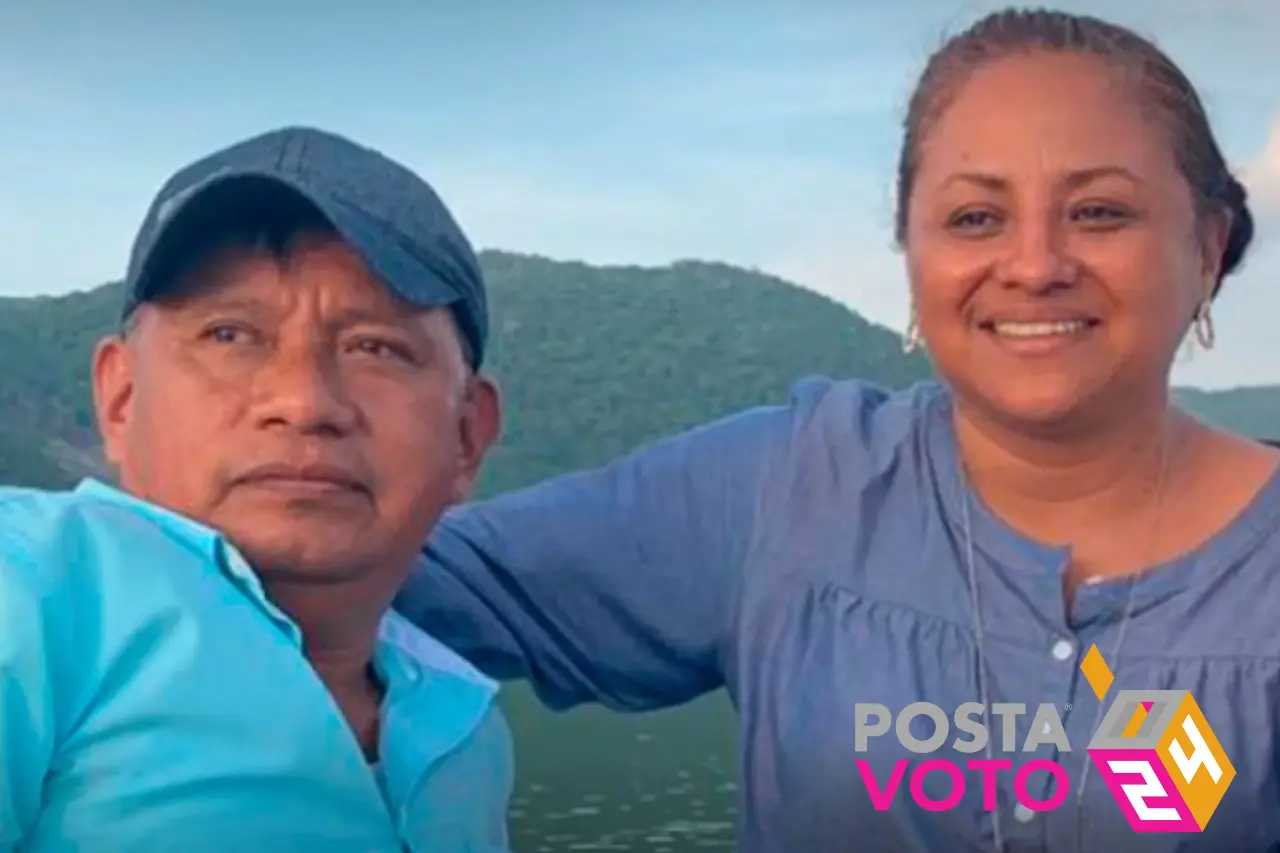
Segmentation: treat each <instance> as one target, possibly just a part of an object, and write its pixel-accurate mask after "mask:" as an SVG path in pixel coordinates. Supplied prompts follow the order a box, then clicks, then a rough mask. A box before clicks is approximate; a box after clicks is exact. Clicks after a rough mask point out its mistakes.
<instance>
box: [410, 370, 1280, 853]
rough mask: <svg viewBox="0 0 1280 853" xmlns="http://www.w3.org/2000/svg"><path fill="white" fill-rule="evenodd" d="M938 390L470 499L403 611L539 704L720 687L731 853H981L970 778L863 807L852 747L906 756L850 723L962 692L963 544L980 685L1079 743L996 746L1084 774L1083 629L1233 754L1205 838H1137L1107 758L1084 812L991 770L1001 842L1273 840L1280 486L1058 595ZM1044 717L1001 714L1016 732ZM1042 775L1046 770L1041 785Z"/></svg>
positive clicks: (1050, 555)
mask: <svg viewBox="0 0 1280 853" xmlns="http://www.w3.org/2000/svg"><path fill="white" fill-rule="evenodd" d="M952 405H953V401H952V397H951V395H950V393H949V392H948V391H947V390H946V389H945V388H944V387H942V386H939V385H934V384H922V385H918V386H916V387H913V388H910V389H906V390H903V391H897V392H891V391H888V390H885V389H882V388H877V387H875V386H872V385H867V384H864V383H859V382H831V381H823V380H819V381H811V382H805V383H802V384H801V385H800V386H799V387H798V388H797V389H796V392H795V394H794V395H793V397H792V399H791V401H790V402H789V403H788V404H787V405H783V406H773V407H768V408H761V409H756V410H754V411H749V412H744V413H742V414H739V415H736V416H734V417H730V418H727V419H725V420H723V421H721V422H719V423H715V424H711V425H708V426H704V427H701V428H699V429H696V430H693V431H691V432H688V433H685V434H683V435H679V436H674V437H672V438H670V439H667V440H665V441H661V442H657V443H656V444H654V445H653V446H650V447H646V448H644V449H642V450H639V451H637V452H636V453H633V454H630V455H628V456H627V457H625V458H623V459H619V460H617V461H616V462H613V463H612V464H609V465H606V466H604V467H602V468H600V469H598V470H594V471H586V472H582V473H577V474H571V475H566V476H564V477H560V478H558V479H555V480H553V481H551V482H548V483H544V484H542V485H539V486H535V487H533V488H531V489H528V490H524V491H518V492H514V493H511V494H506V495H502V496H500V497H498V498H496V499H494V500H492V501H489V502H486V503H482V504H477V505H474V506H469V507H465V508H461V509H459V510H458V511H456V512H454V513H452V514H451V515H450V516H449V517H448V518H446V519H445V520H444V521H443V522H442V523H441V524H440V525H438V526H437V528H436V531H435V533H434V534H433V536H432V539H431V542H430V544H429V546H428V547H427V549H426V555H425V558H424V560H423V561H422V564H421V566H420V569H419V571H417V572H416V573H415V575H414V577H413V580H412V581H411V583H410V584H409V585H408V586H407V587H406V588H405V590H404V593H403V595H402V596H401V597H400V599H399V601H398V603H397V606H398V607H399V608H400V609H401V612H402V613H404V614H405V615H406V616H409V617H410V618H412V619H413V620H414V621H415V622H417V623H418V624H420V625H421V626H422V627H424V628H425V629H427V630H429V631H431V632H432V634H433V635H434V636H436V637H438V638H440V639H441V640H442V641H443V642H446V643H448V644H449V645H450V646H452V647H453V648H456V649H457V650H459V651H461V652H463V653H464V654H465V655H467V656H468V657H469V658H470V659H471V660H472V661H473V662H475V663H477V664H479V665H480V666H481V667H482V668H483V669H485V670H486V671H488V672H489V674H491V675H498V676H503V677H523V678H528V679H529V680H530V681H531V682H532V683H533V685H534V687H535V688H536V689H537V690H538V692H539V693H540V695H541V696H542V697H543V699H544V700H546V701H547V702H548V703H550V704H552V705H555V706H559V707H566V706H570V705H574V704H577V703H580V702H588V701H598V702H603V703H606V704H608V705H610V706H612V707H615V708H625V709H631V710H643V709H651V708H659V707H663V706H671V705H676V704H679V703H682V702H686V701H688V700H690V699H692V698H693V697H695V696H698V695H700V694H702V693H706V692H708V691H711V690H715V689H717V688H722V687H723V688H725V689H727V690H728V692H729V694H730V695H731V696H732V698H733V702H734V705H735V706H736V708H737V710H738V714H739V719H740V723H741V725H740V729H739V732H740V735H739V741H738V743H739V749H740V753H739V761H738V765H739V769H740V773H741V778H740V785H739V796H740V800H739V802H740V809H739V816H738V821H739V825H738V847H737V849H738V850H740V851H741V853H848V852H849V851H858V853H937V851H944V850H945V851H948V853H952V851H956V852H957V853H959V851H963V853H990V851H991V850H992V849H993V843H992V842H993V835H994V831H993V830H994V821H993V814H992V813H991V812H988V811H986V810H985V809H984V804H983V786H982V780H981V778H975V777H974V776H973V774H968V778H967V785H966V788H965V793H964V795H963V799H962V800H961V802H959V803H958V804H957V805H956V807H955V808H953V809H951V810H947V811H938V812H935V811H928V810H926V809H924V808H922V807H920V806H918V805H917V804H916V803H914V802H912V801H911V798H910V793H909V784H910V783H909V780H907V779H904V780H903V781H902V783H901V789H900V790H899V791H898V793H897V796H896V798H895V800H894V804H893V805H892V806H891V807H890V808H889V809H887V810H885V811H879V810H877V809H875V808H874V807H873V805H872V801H871V798H870V796H869V795H868V791H867V788H866V786H865V784H864V783H863V781H862V779H861V778H860V772H859V770H858V761H859V759H865V760H866V761H867V763H868V766H870V767H871V769H872V770H873V771H874V775H875V778H876V779H878V780H880V784H884V783H885V782H886V781H887V780H888V778H889V776H890V774H891V773H892V771H893V769H894V767H895V766H896V764H897V762H899V761H903V760H905V761H908V762H912V766H918V765H919V761H920V758H921V756H919V755H916V754H914V753H911V752H909V751H907V749H906V748H905V747H903V746H902V745H901V744H899V743H898V741H897V740H896V739H895V738H894V737H892V736H886V737H879V738H876V739H875V740H874V741H873V742H872V747H871V748H870V750H869V751H868V752H866V753H859V752H858V751H857V749H856V740H855V736H854V725H855V713H854V708H855V706H856V705H857V704H858V703H860V702H867V703H879V704H882V705H884V706H886V707H887V708H889V709H890V710H891V711H893V712H895V713H896V712H898V711H900V710H902V709H903V708H904V707H905V706H907V705H908V704H909V703H911V702H915V701H918V700H927V701H931V702H934V703H936V704H938V705H939V706H941V707H943V708H945V709H947V710H948V712H950V711H952V710H954V709H956V708H957V707H958V706H960V705H962V704H963V703H966V702H974V701H977V700H978V698H979V696H980V695H981V694H980V692H979V689H978V683H977V679H978V671H979V670H978V643H977V640H976V637H975V631H974V615H973V608H972V606H971V600H972V599H971V595H970V593H971V587H970V583H969V572H968V571H967V564H968V558H967V552H968V548H967V543H968V542H971V543H972V545H973V555H974V563H975V574H976V577H977V584H978V587H979V589H980V591H981V599H982V610H983V615H984V617H985V618H984V622H985V624H986V639H985V650H986V652H987V658H988V660H989V661H990V666H991V670H992V673H993V676H992V679H991V684H990V698H991V701H992V702H993V703H995V702H1014V703H1025V704H1026V705H1027V707H1028V708H1030V709H1034V708H1036V707H1038V705H1039V704H1040V703H1049V704H1052V705H1054V706H1056V707H1057V708H1058V709H1060V711H1061V715H1062V722H1063V725H1064V727H1065V730H1066V734H1067V736H1068V741H1069V743H1070V745H1071V747H1072V749H1071V751H1070V752H1065V751H1064V752H1061V753H1060V752H1058V751H1057V748H1056V747H1055V746H1054V744H1053V743H1052V742H1043V741H1042V742H1041V744H1040V745H1039V747H1038V748H1035V749H1033V750H1032V751H1030V752H1016V753H1009V754H1001V755H1000V757H1002V758H1011V759H1012V760H1014V761H1015V762H1016V766H1018V767H1019V768H1021V767H1024V766H1026V762H1028V761H1030V760H1032V759H1035V758H1044V759H1050V760H1054V761H1057V762H1059V763H1060V764H1061V765H1062V767H1063V768H1064V769H1065V770H1066V771H1067V773H1068V775H1069V776H1070V779H1071V781H1072V783H1073V785H1074V784H1075V783H1077V782H1078V781H1079V779H1080V775H1081V773H1082V768H1083V765H1084V762H1086V761H1088V760H1089V758H1088V755H1087V753H1086V747H1087V745H1088V743H1089V740H1090V737H1091V736H1092V734H1093V732H1094V726H1095V725H1096V724H1097V723H1098V713H1099V710H1100V703H1099V699H1098V697H1097V696H1096V695H1095V694H1094V692H1093V689H1092V688H1091V687H1090V686H1089V684H1088V683H1087V682H1086V680H1085V678H1084V677H1083V675H1082V673H1081V670H1080V664H1081V662H1082V661H1083V659H1084V656H1085V654H1086V653H1087V652H1088V650H1089V648H1090V646H1092V645H1093V644H1095V643H1096V644H1097V645H1098V648H1099V649H1100V650H1101V651H1102V652H1103V653H1104V655H1105V656H1106V660H1107V663H1108V664H1110V666H1111V669H1112V670H1113V671H1114V673H1115V684H1114V686H1113V687H1112V688H1111V690H1112V692H1111V693H1110V694H1108V695H1107V696H1106V702H1107V703H1108V704H1109V703H1111V702H1112V700H1113V698H1114V694H1115V691H1117V690H1122V689H1151V688H1159V689H1166V690H1184V691H1191V692H1192V694H1193V695H1194V697H1195V699H1196V700H1197V701H1198V702H1199V705H1200V707H1201V708H1202V709H1203V711H1204V715H1205V718H1206V719H1207V720H1208V721H1209V724H1210V726H1211V728H1212V730H1213V732H1214V733H1216V735H1217V737H1218V739H1219V740H1220V741H1221V743H1222V746H1223V749H1224V750H1225V751H1226V754H1227V756H1228V757H1229V758H1230V760H1231V762H1232V763H1233V764H1234V766H1235V770H1236V777H1235V779H1234V781H1233V782H1232V783H1231V786H1230V788H1229V789H1228V790H1227V792H1226V795H1225V797H1223V799H1222V802H1221V804H1220V805H1219V806H1218V809H1217V811H1216V812H1215V813H1214V815H1213V818H1212V820H1211V821H1210V822H1209V824H1208V825H1207V826H1206V827H1205V829H1204V831H1203V832H1200V833H1181V834H1170V833H1160V832H1144V833H1138V832H1134V831H1133V830H1132V829H1131V828H1130V827H1129V824H1128V822H1127V821H1126V820H1125V818H1124V816H1123V814H1122V812H1121V810H1120V807H1119V806H1118V805H1117V802H1116V799H1115V797H1114V795H1113V794H1112V793H1111V792H1109V791H1108V789H1107V786H1106V784H1105V782H1104V780H1102V779H1101V778H1100V777H1099V774H1098V773H1097V772H1094V773H1093V774H1092V776H1090V777H1089V778H1088V779H1087V787H1086V789H1085V793H1084V795H1083V803H1082V805H1079V806H1078V805H1077V802H1076V798H1075V796H1074V793H1072V795H1071V796H1070V798H1069V799H1068V801H1067V802H1066V803H1064V804H1063V805H1062V806H1061V807H1060V808H1057V809H1054V810H1051V811H1045V812H1036V811H1034V810H1030V809H1026V810H1023V809H1020V808H1019V807H1018V806H1019V803H1017V802H1016V800H1015V797H1014V774H1013V773H1012V772H1004V773H1001V774H999V775H998V776H997V780H998V789H997V793H996V800H997V804H998V808H999V809H1000V812H999V814H1000V815H1001V818H1002V819H1001V825H1002V829H1003V840H1004V841H1005V843H1006V851H1007V853H1078V851H1089V853H1093V852H1094V851H1110V850H1123V851H1126V853H1175V851H1176V853H1193V851H1194V853H1228V851H1230V853H1262V852H1263V851H1265V853H1276V851H1280V630H1277V614H1278V613H1280V476H1273V477H1272V478H1271V480H1270V481H1269V482H1268V483H1267V484H1266V486H1265V487H1264V488H1263V489H1262V490H1261V492H1260V493H1259V494H1258V495H1257V496H1256V498H1255V499H1254V500H1253V501H1252V502H1251V503H1250V504H1249V506H1248V507H1246V508H1245V509H1244V510H1243V511H1242V512H1241V513H1240V514H1239V515H1238V517H1237V518H1236V519H1235V520H1234V521H1233V522H1232V523H1231V524H1230V525H1228V526H1227V527H1226V528H1225V529H1223V530H1222V531H1220V532H1219V533H1218V534H1217V535H1216V536H1214V537H1213V538H1211V539H1210V540H1208V541H1207V542H1205V543H1204V544H1203V545H1202V546H1201V547H1199V548H1197V549H1195V550H1194V551H1192V552H1191V553H1188V554H1186V555H1184V556H1182V557H1180V558H1178V559H1175V560H1172V561H1170V562H1169V563H1167V564H1165V565H1161V566H1154V567H1151V570H1150V572H1149V573H1148V574H1147V575H1146V576H1145V578H1143V579H1141V580H1140V581H1137V586H1136V588H1135V587H1134V583H1135V581H1134V580H1133V579H1119V580H1115V581H1112V582H1105V583H1099V584H1096V585H1088V586H1084V587H1081V588H1080V589H1079V590H1078V592H1077V594H1076V596H1075V599H1074V601H1073V602H1072V603H1071V604H1070V605H1068V604H1067V602H1066V601H1065V599H1064V596H1063V585H1062V577H1063V572H1064V570H1065V569H1066V568H1067V567H1068V566H1069V564H1070V562H1071V552H1070V549H1069V548H1061V547H1050V546H1047V545H1044V544H1042V543H1038V542H1035V541H1032V540H1030V539H1029V538H1027V537H1026V536H1023V535H1021V534H1020V533H1018V532H1017V531H1015V530H1013V529H1012V528H1010V527H1009V526H1008V525H1006V524H1005V523H1003V522H1002V521H1001V520H1000V519H999V518H998V517H996V516H995V515H994V514H992V513H990V512H988V511H987V510H986V508H985V507H984V506H983V505H982V501H981V499H980V498H979V497H978V496H977V495H976V494H973V493H972V492H970V491H969V490H968V487H967V486H966V484H965V482H964V480H963V478H962V476H961V474H960V468H959V461H958V457H957V448H956V442H955V435H954V431H953V429H952V423H953V420H952ZM966 503H967V504H968V505H969V506H970V507H971V512H970V513H968V514H969V515H970V516H971V523H970V524H968V525H966V523H965V517H966V511H965V506H966ZM966 527H968V528H969V533H970V536H966ZM1131 590H1133V599H1132V600H1133V609H1132V612H1131V617H1132V618H1131V619H1130V620H1129V624H1128V626H1127V629H1126V630H1125V633H1124V634H1123V640H1122V641H1121V624H1122V622H1123V617H1124V615H1125V613H1126V612H1127V607H1128V603H1129V601H1130V594H1131ZM1117 648H1118V652H1117ZM1009 719H1010V721H1011V722H1013V721H1014V719H1015V718H1009ZM1032 719H1033V717H1032V714H1030V713H1028V714H1024V715H1022V716H1020V717H1018V718H1016V738H1015V740H1016V743H1017V744H1019V745H1021V744H1023V743H1025V742H1026V739H1027V736H1028V734H1029V733H1030V727H1031V724H1032ZM917 725H918V726H919V730H916V729H915V728H913V732H914V733H915V734H916V736H917V737H920V736H921V735H922V734H923V735H925V736H927V735H928V734H930V733H931V728H930V726H929V724H928V723H927V722H926V721H923V720H921V721H919V722H918V723H917ZM995 726H996V728H997V729H998V728H999V727H1000V724H999V723H998V722H997V723H995ZM953 737H954V732H953ZM962 739H965V740H967V737H965V738H962ZM949 742H950V741H949ZM935 757H939V758H945V759H949V760H952V761H954V762H956V763H957V764H958V765H959V766H961V767H964V766H965V765H966V762H967V761H968V760H969V759H970V758H973V757H975V756H972V755H969V754H967V753H961V752H960V751H959V750H955V749H950V748H944V749H943V750H942V751H940V752H939V753H937V754H936V755H935ZM978 757H981V756H978ZM1051 781H1052V777H1051V776H1049V774H1048V773H1044V772H1037V774H1036V775H1034V776H1032V777H1031V778H1030V783H1029V784H1031V785H1032V786H1033V787H1034V790H1033V795H1034V796H1035V797H1036V798H1037V799H1047V794H1048V793H1049V786H1050V784H1051ZM925 784H926V789H927V791H928V793H929V796H930V798H931V799H934V800H940V799H943V798H944V797H945V796H946V795H947V794H948V793H949V792H950V790H951V788H950V781H949V779H948V777H947V776H945V775H944V774H940V773H938V774H932V775H929V776H928V777H926V782H925ZM1073 790H1074V788H1073Z"/></svg>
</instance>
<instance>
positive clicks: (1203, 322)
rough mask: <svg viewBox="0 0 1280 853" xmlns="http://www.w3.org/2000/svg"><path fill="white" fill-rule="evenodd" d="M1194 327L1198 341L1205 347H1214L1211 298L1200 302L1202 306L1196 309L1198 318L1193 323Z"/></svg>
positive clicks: (1208, 348)
mask: <svg viewBox="0 0 1280 853" xmlns="http://www.w3.org/2000/svg"><path fill="white" fill-rule="evenodd" d="M1192 328H1194V329H1195V332H1196V342H1197V343H1199V344H1200V346H1201V347H1202V348H1204V349H1207V350H1210V349H1213V342H1214V334H1213V317H1212V315H1210V313H1209V300H1208V299H1206V300H1205V301H1203V302H1201V303H1200V307H1199V308H1197V309H1196V319H1195V321H1194V322H1193V323H1192Z"/></svg>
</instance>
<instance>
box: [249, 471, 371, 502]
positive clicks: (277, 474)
mask: <svg viewBox="0 0 1280 853" xmlns="http://www.w3.org/2000/svg"><path fill="white" fill-rule="evenodd" d="M237 482H239V483H240V484H241V485H249V486H256V487H259V488H266V489H271V490H273V491H279V492H285V493H289V494H295V495H300V496H303V495H314V496H321V495H332V494H340V493H348V494H349V493H353V492H355V493H367V492H368V489H367V487H366V486H365V484H364V483H363V481H362V480H361V479H360V478H359V477H357V476H355V475H353V474H352V473H350V472H349V471H347V470H346V469H345V468H341V467H337V466H332V465H314V464H312V465H286V464H278V463H277V464H269V465H259V466H257V467H254V468H251V469H250V470H249V471H247V472H246V473H245V474H244V475H242V476H241V477H240V478H238V481H237Z"/></svg>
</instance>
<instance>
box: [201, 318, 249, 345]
mask: <svg viewBox="0 0 1280 853" xmlns="http://www.w3.org/2000/svg"><path fill="white" fill-rule="evenodd" d="M201 337H202V338H204V339H205V340H208V341H212V342H213V343H216V344H236V343H246V342H247V339H248V338H249V332H248V330H247V329H244V328H243V327H241V326H235V325H232V324H230V323H217V324H215V325H213V326H210V327H209V328H207V329H205V330H204V333H203V334H202V335H201Z"/></svg>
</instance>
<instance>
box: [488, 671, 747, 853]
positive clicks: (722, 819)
mask: <svg viewBox="0 0 1280 853" xmlns="http://www.w3.org/2000/svg"><path fill="white" fill-rule="evenodd" d="M504 705H505V708H506V711H507V715H508V720H509V722H510V723H511V730H512V736H513V737H514V738H515V747H516V790H515V795H514V798H513V801H512V812H511V841H512V846H513V848H514V850H515V851H516V853H566V851H636V853H692V851H708V850H732V849H733V841H734V815H735V804H736V799H737V788H736V779H737V762H736V751H735V740H734V739H735V737H736V732H737V729H736V721H735V718H734V714H733V709H732V707H731V706H730V704H729V702H728V700H727V698H726V697H725V696H724V695H723V694H717V695H715V696H711V697H709V698H707V699H703V700H700V701H698V702H694V703H690V704H689V705H685V706H683V707H681V708H677V709H673V710H669V711H661V712H656V713H650V714H636V715H630V714H617V713H613V712H610V711H605V710H603V709H600V708H582V709H576V710H573V711H568V712H562V713H551V712H550V711H547V710H545V709H544V708H543V707H542V706H541V705H540V704H539V703H538V701H537V699H536V698H535V697H534V696H533V694H532V693H531V691H529V690H528V688H526V687H525V686H524V685H512V686H510V687H508V688H506V689H505V690H504Z"/></svg>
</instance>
